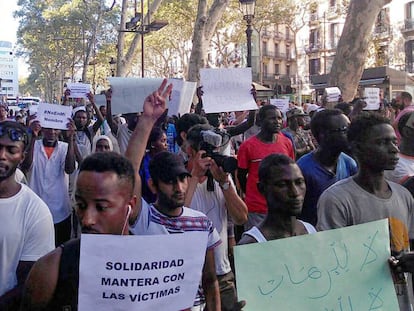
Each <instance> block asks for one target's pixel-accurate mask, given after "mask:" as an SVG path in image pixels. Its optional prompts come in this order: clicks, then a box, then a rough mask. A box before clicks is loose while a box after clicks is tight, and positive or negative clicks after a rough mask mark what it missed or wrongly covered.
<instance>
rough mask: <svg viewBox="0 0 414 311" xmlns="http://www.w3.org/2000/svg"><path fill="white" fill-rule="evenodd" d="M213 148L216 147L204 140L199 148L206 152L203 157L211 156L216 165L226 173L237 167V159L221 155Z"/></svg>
mask: <svg viewBox="0 0 414 311" xmlns="http://www.w3.org/2000/svg"><path fill="white" fill-rule="evenodd" d="M215 149H216V147H214V146H212V145H210V144H209V143H206V142H204V141H203V142H202V143H201V144H200V150H204V151H205V152H206V153H205V154H204V155H203V158H205V157H210V158H212V159H213V160H214V161H215V162H216V164H217V166H219V167H222V168H223V171H225V172H226V173H232V172H234V171H235V170H236V169H237V160H236V159H235V158H234V157H229V156H225V155H222V154H220V153H219V152H216V151H214V150H215Z"/></svg>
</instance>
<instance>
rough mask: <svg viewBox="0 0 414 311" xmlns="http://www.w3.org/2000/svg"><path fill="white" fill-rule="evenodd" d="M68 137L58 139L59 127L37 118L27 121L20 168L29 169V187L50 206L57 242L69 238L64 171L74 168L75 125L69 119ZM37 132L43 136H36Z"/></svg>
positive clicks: (68, 211)
mask: <svg viewBox="0 0 414 311" xmlns="http://www.w3.org/2000/svg"><path fill="white" fill-rule="evenodd" d="M67 126H68V130H67V131H66V137H67V141H66V142H63V141H59V140H58V138H59V135H60V130H58V129H52V128H42V127H41V125H40V122H39V121H33V122H32V123H31V125H30V128H31V130H32V140H31V142H30V144H29V147H28V150H27V153H26V157H25V159H24V161H23V163H22V170H23V172H25V173H26V175H27V173H30V174H29V175H28V176H30V178H29V187H30V188H31V189H32V190H33V191H34V192H35V193H36V194H37V195H38V196H39V197H41V198H42V200H43V201H44V202H45V203H46V204H47V206H48V207H49V210H50V212H51V213H52V216H53V222H54V224H55V242H56V246H58V245H60V244H61V243H64V242H66V241H68V240H69V239H70V235H71V212H72V208H71V203H70V198H69V182H68V177H67V174H71V173H73V171H74V170H75V152H74V144H75V142H74V135H75V125H74V123H73V121H72V120H69V122H68V124H67ZM40 132H41V133H42V139H37V138H38V136H39V134H40Z"/></svg>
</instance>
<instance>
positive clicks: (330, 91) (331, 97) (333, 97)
mask: <svg viewBox="0 0 414 311" xmlns="http://www.w3.org/2000/svg"><path fill="white" fill-rule="evenodd" d="M325 94H326V100H327V102H328V103H332V102H337V101H338V100H339V96H341V90H340V89H339V88H338V87H336V86H335V87H327V88H326V89H325Z"/></svg>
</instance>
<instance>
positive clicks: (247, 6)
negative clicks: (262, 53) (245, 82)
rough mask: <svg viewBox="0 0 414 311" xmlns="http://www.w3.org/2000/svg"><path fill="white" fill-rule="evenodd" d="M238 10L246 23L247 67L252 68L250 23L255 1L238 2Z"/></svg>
mask: <svg viewBox="0 0 414 311" xmlns="http://www.w3.org/2000/svg"><path fill="white" fill-rule="evenodd" d="M239 2H240V9H241V11H242V12H243V19H244V20H245V21H246V23H247V28H246V36H247V67H252V33H253V29H252V21H253V18H254V7H255V5H256V0H239Z"/></svg>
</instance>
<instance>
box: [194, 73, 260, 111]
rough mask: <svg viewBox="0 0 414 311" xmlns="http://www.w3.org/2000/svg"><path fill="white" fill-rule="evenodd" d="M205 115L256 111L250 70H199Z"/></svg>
mask: <svg viewBox="0 0 414 311" xmlns="http://www.w3.org/2000/svg"><path fill="white" fill-rule="evenodd" d="M200 85H201V86H202V87H203V91H204V95H203V108H204V111H205V112H206V113H215V112H229V111H244V110H256V109H257V105H256V103H255V101H254V99H253V96H252V94H251V93H250V92H251V89H252V70H251V68H224V69H211V68H203V69H200Z"/></svg>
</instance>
